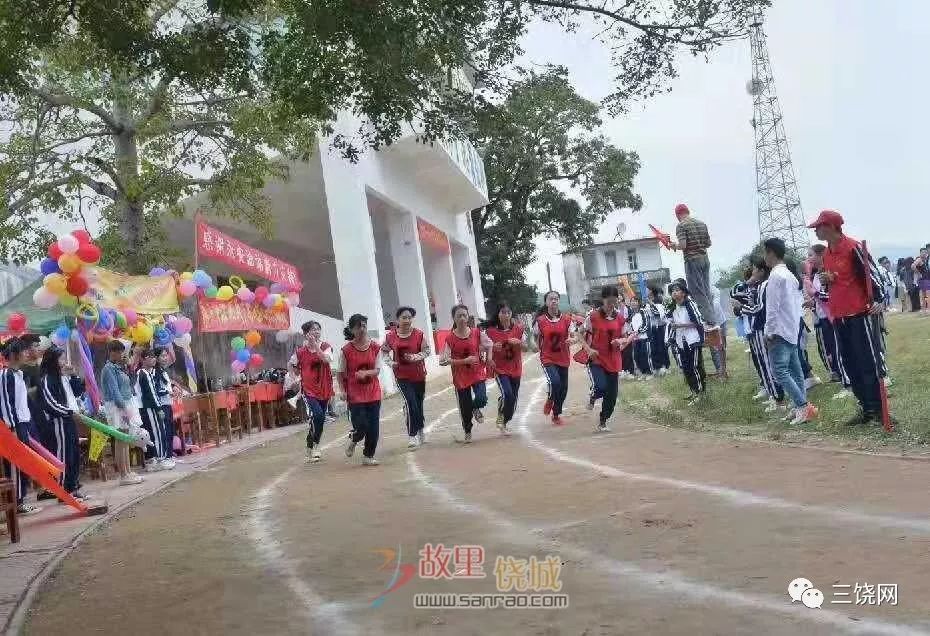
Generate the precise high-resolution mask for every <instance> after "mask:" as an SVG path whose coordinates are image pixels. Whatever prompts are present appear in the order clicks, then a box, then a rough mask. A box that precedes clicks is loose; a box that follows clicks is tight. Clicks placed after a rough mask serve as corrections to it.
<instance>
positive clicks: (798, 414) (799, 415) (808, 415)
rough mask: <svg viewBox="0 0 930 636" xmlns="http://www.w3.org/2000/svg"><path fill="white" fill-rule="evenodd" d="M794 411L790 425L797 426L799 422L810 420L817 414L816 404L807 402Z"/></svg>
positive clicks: (804, 422) (803, 422)
mask: <svg viewBox="0 0 930 636" xmlns="http://www.w3.org/2000/svg"><path fill="white" fill-rule="evenodd" d="M794 413H795V414H794V419H792V420H791V425H792V426H797V425H799V424H806V423H807V422H810V421H811V420H813V419H814V418H816V417H817V415H818V414H819V411H818V410H817V407H816V406H814V405H813V404H810V403H808V404H806V405H805V406H802V407H801V408H799V409H798V410H797V411H795V412H794Z"/></svg>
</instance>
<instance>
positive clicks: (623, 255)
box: [562, 237, 671, 307]
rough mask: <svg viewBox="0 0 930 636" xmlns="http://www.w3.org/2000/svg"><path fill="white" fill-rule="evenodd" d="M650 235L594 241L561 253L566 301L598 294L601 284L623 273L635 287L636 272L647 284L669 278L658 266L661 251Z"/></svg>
mask: <svg viewBox="0 0 930 636" xmlns="http://www.w3.org/2000/svg"><path fill="white" fill-rule="evenodd" d="M661 249H662V248H661V246H660V245H659V241H658V240H657V239H655V238H654V237H650V238H639V239H631V240H628V241H611V242H609V243H594V244H592V245H586V246H585V247H582V248H581V249H579V250H573V251H570V252H564V253H563V254H562V271H563V273H564V274H565V288H566V290H567V291H568V301H569V303H570V304H571V305H572V306H576V307H577V306H578V305H579V304H580V303H581V301H583V300H585V299H588V300H594V299H597V298H600V295H601V289H602V288H603V287H604V286H605V285H616V284H617V282H618V279H619V278H620V277H621V276H626V277H627V278H628V279H629V281H630V286H631V287H633V289H634V290H636V289H637V281H638V280H639V276H640V275H643V276H645V278H646V284H647V285H648V286H650V287H664V286H665V285H667V284H668V283H669V282H670V280H671V279H670V278H669V272H668V268H667V267H662V251H661Z"/></svg>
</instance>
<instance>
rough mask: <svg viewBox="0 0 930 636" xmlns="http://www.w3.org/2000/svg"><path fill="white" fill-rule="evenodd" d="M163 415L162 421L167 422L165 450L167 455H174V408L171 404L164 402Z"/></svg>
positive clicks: (162, 406)
mask: <svg viewBox="0 0 930 636" xmlns="http://www.w3.org/2000/svg"><path fill="white" fill-rule="evenodd" d="M161 416H162V421H163V422H164V423H165V450H166V451H167V454H166V456H167V457H174V408H173V407H172V406H171V405H170V404H162V405H161ZM182 447H183V444H182Z"/></svg>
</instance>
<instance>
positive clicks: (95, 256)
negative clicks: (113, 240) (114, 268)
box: [77, 243, 101, 265]
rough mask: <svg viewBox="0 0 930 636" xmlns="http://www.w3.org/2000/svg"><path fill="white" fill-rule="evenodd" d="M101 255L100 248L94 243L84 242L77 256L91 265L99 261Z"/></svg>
mask: <svg viewBox="0 0 930 636" xmlns="http://www.w3.org/2000/svg"><path fill="white" fill-rule="evenodd" d="M100 256H101V252H100V248H99V247H97V246H96V245H94V244H93V243H82V244H81V246H80V247H79V248H78V251H77V257H78V258H79V259H81V260H82V261H83V262H85V263H87V264H89V265H94V264H95V263H97V262H99V261H100Z"/></svg>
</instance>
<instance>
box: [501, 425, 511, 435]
mask: <svg viewBox="0 0 930 636" xmlns="http://www.w3.org/2000/svg"><path fill="white" fill-rule="evenodd" d="M501 433H502V434H503V435H504V437H510V429H509V428H507V425H506V424H504V427H503V428H502V429H501Z"/></svg>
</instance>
